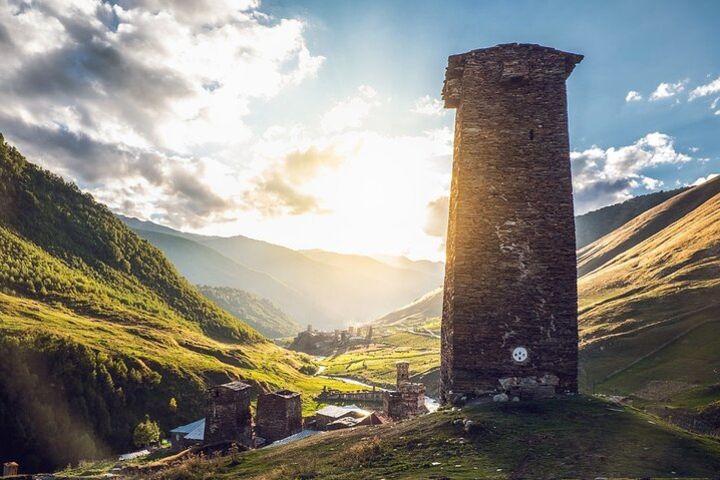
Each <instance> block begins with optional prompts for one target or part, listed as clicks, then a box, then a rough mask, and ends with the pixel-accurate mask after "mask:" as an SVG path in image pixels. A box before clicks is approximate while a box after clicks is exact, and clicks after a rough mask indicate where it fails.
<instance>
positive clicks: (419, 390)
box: [383, 362, 427, 420]
mask: <svg viewBox="0 0 720 480" xmlns="http://www.w3.org/2000/svg"><path fill="white" fill-rule="evenodd" d="M395 366H396V368H397V378H396V379H395V384H396V386H397V390H395V391H387V392H385V394H384V395H383V410H384V411H385V413H387V415H388V416H389V417H390V418H392V419H393V420H403V419H406V418H410V417H415V416H417V415H422V414H424V413H427V408H426V407H425V385H423V384H422V383H412V382H411V381H410V363H408V362H397V363H396V364H395Z"/></svg>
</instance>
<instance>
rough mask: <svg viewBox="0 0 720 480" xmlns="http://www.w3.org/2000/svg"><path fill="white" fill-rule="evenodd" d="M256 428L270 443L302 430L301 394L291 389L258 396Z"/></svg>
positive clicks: (259, 434)
mask: <svg viewBox="0 0 720 480" xmlns="http://www.w3.org/2000/svg"><path fill="white" fill-rule="evenodd" d="M255 423H256V430H257V434H258V436H260V437H262V438H264V439H265V440H266V441H267V442H268V443H272V442H275V441H277V440H281V439H283V438H285V437H289V436H290V435H294V434H296V433H298V432H299V431H300V430H302V401H301V397H300V394H299V393H297V392H291V391H290V390H278V391H276V392H270V393H264V394H261V395H260V396H259V397H258V401H257V416H256V422H255Z"/></svg>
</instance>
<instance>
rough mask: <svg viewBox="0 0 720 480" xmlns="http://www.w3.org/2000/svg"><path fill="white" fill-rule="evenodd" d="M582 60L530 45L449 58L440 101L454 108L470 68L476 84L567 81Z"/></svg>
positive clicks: (577, 56)
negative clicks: (478, 82) (477, 82)
mask: <svg viewBox="0 0 720 480" xmlns="http://www.w3.org/2000/svg"><path fill="white" fill-rule="evenodd" d="M583 58H584V57H583V56H582V55H578V54H576V53H569V52H563V51H562V50H557V49H554V48H550V47H544V46H542V45H536V44H532V43H505V44H501V45H496V46H494V47H489V48H478V49H476V50H471V51H469V52H466V53H460V54H457V55H450V56H449V57H448V66H447V68H446V69H445V82H444V84H443V90H442V98H443V100H444V101H445V108H457V107H458V106H459V105H460V99H461V97H462V95H463V81H462V79H463V76H464V73H465V70H466V68H468V67H469V68H472V70H473V75H472V77H473V78H474V79H476V81H491V82H498V83H507V84H509V85H512V84H517V83H522V82H525V81H532V80H547V79H548V78H550V77H555V78H557V79H559V80H563V81H564V80H566V79H567V77H568V76H569V75H570V74H571V73H572V71H573V69H574V68H575V65H577V64H578V63H580V62H581V61H582V59H583Z"/></svg>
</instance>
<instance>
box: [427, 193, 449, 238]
mask: <svg viewBox="0 0 720 480" xmlns="http://www.w3.org/2000/svg"><path fill="white" fill-rule="evenodd" d="M449 206H450V197H448V196H447V195H443V196H441V197H438V198H436V199H435V200H433V201H431V202H430V203H428V204H427V208H426V214H427V220H426V221H425V227H424V228H423V230H424V231H425V233H426V234H428V235H430V236H431V237H441V238H445V235H447V224H448V213H449Z"/></svg>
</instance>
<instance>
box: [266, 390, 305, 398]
mask: <svg viewBox="0 0 720 480" xmlns="http://www.w3.org/2000/svg"><path fill="white" fill-rule="evenodd" d="M264 395H272V396H275V397H283V398H294V397H299V396H300V393H298V392H293V391H292V390H276V391H274V392H270V393H265V394H264Z"/></svg>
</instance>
